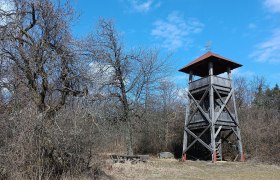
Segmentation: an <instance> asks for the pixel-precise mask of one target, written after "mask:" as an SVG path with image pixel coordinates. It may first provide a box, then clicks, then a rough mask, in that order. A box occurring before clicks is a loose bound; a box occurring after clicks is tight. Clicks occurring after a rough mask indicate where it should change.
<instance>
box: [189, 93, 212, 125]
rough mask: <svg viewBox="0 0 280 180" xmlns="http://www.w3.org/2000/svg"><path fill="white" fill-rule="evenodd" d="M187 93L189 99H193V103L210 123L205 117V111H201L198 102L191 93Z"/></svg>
mask: <svg viewBox="0 0 280 180" xmlns="http://www.w3.org/2000/svg"><path fill="white" fill-rule="evenodd" d="M188 95H189V97H191V99H192V100H193V101H194V103H195V104H196V106H197V108H198V110H199V111H200V112H201V114H202V115H203V116H204V118H205V119H206V120H207V121H208V122H209V123H210V124H211V120H210V119H209V118H208V117H207V115H206V114H205V112H204V111H203V109H202V108H201V106H200V105H199V104H198V102H197V101H196V99H195V98H194V97H193V96H192V94H191V93H190V92H189V91H188Z"/></svg>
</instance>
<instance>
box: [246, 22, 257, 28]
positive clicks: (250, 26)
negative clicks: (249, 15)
mask: <svg viewBox="0 0 280 180" xmlns="http://www.w3.org/2000/svg"><path fill="white" fill-rule="evenodd" d="M248 28H249V29H256V28H257V25H256V24H254V23H250V24H248Z"/></svg>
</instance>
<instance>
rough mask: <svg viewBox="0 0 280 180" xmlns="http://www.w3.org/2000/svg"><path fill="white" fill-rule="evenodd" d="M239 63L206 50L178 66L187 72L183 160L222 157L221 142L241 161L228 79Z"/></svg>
mask: <svg viewBox="0 0 280 180" xmlns="http://www.w3.org/2000/svg"><path fill="white" fill-rule="evenodd" d="M241 66H242V65H241V64H238V63H236V62H233V61H231V60H229V59H227V58H225V57H222V56H220V55H218V54H214V53H212V52H207V53H206V54H204V55H202V56H201V57H199V58H197V59H196V60H194V61H192V62H191V63H189V64H188V65H187V66H185V67H183V68H182V69H180V70H179V71H181V72H184V73H187V74H189V88H188V105H187V110H186V118H185V127H184V141H183V157H184V159H185V160H186V159H187V158H188V159H192V158H195V159H203V160H210V159H211V160H212V161H213V162H215V161H217V160H222V144H229V145H230V147H231V148H232V147H234V149H235V150H236V152H237V153H238V156H239V157H240V160H241V161H244V155H243V150H242V143H241V136H240V127H239V121H238V116H237V110H236V103H235V97H234V88H233V83H232V80H231V70H233V69H235V68H238V67H241ZM223 73H227V77H226V78H225V77H220V76H218V75H220V74H223ZM194 77H196V79H194Z"/></svg>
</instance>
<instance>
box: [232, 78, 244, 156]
mask: <svg viewBox="0 0 280 180" xmlns="http://www.w3.org/2000/svg"><path fill="white" fill-rule="evenodd" d="M231 88H234V86H233V82H231ZM232 100H233V106H234V114H235V121H236V122H237V124H238V126H237V127H236V132H237V147H238V152H239V155H240V161H242V162H243V161H245V158H244V152H243V147H242V142H241V134H240V126H239V119H238V115H237V107H236V102H235V94H234V91H233V94H232Z"/></svg>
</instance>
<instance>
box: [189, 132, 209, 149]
mask: <svg viewBox="0 0 280 180" xmlns="http://www.w3.org/2000/svg"><path fill="white" fill-rule="evenodd" d="M185 130H186V131H187V132H188V133H189V134H190V135H191V136H192V137H194V138H195V139H197V140H198V141H199V142H200V143H201V144H202V145H203V146H204V147H206V148H207V149H208V150H209V151H210V152H213V149H212V148H211V147H209V145H208V144H206V143H205V142H204V141H202V140H201V139H200V138H198V137H197V136H196V135H195V134H194V133H193V132H191V131H190V130H189V129H188V128H185Z"/></svg>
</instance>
